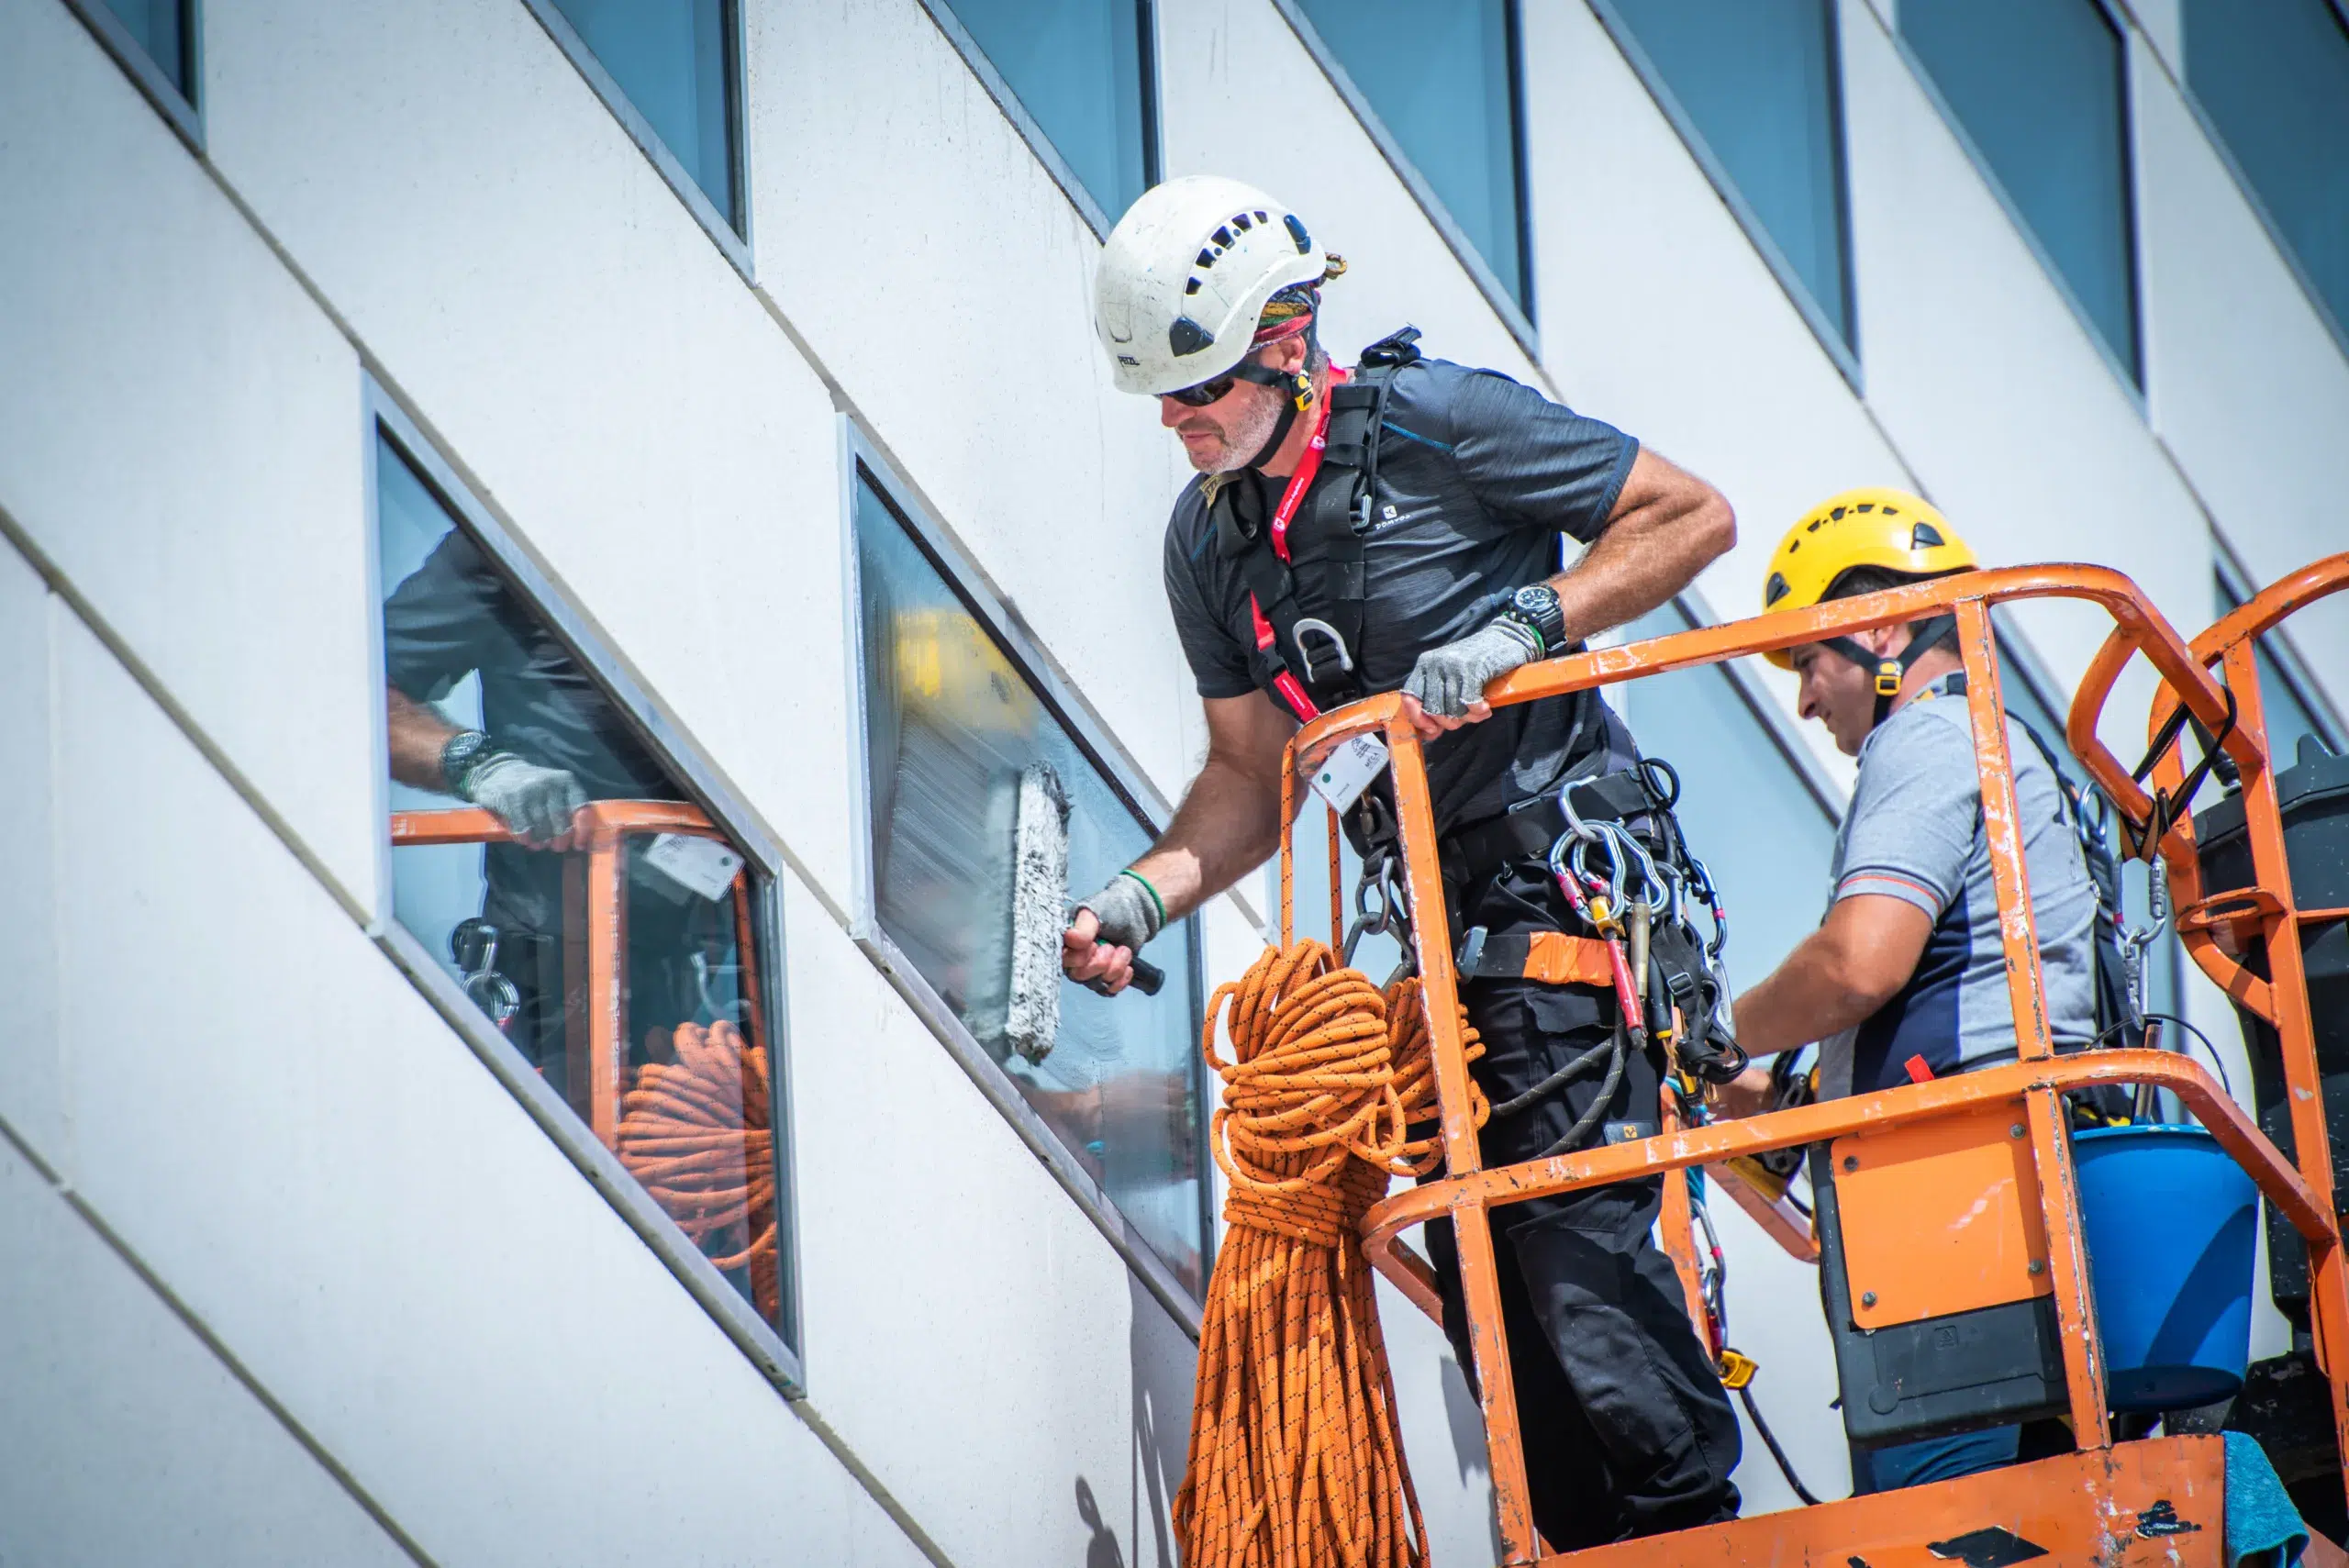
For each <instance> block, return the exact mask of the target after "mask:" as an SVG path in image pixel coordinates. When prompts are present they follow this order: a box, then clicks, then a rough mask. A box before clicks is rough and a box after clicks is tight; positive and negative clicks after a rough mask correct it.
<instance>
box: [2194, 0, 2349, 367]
mask: <svg viewBox="0 0 2349 1568" xmlns="http://www.w3.org/2000/svg"><path fill="white" fill-rule="evenodd" d="M2186 82H2187V85H2188V87H2190V88H2191V89H2193V93H2194V97H2195V101H2196V102H2197V103H2199V104H2200V105H2201V106H2202V107H2203V109H2204V111H2205V112H2207V113H2208V114H2209V116H2210V120H2211V122H2212V123H2213V124H2214V125H2215V126H2216V127H2217V128H2218V132H2219V136H2220V139H2221V140H2223V141H2224V142H2225V143H2226V147H2227V150H2228V151H2229V152H2230V153H2232V154H2233V156H2234V161H2235V166H2236V167H2237V168H2239V169H2241V170H2242V171H2243V178H2244V180H2245V181H2247V182H2248V183H2250V185H2251V188H2252V191H2253V193H2254V195H2257V197H2258V198H2259V205H2260V206H2263V207H2265V208H2266V209H2267V217H2268V220H2269V222H2270V223H2271V224H2273V225H2274V227H2275V229H2276V231H2277V238H2278V239H2280V240H2281V242H2282V244H2283V245H2284V248H2285V249H2286V250H2288V251H2289V252H2290V254H2291V255H2292V257H2293V258H2294V259H2295V260H2297V261H2299V268H2300V273H2301V275H2302V276H2303V277H2305V278H2306V279H2307V280H2308V283H2309V285H2310V288H2311V289H2312V290H2313V291H2314V292H2315V294H2316V296H2317V298H2318V300H2319V301H2320V302H2321V305H2323V306H2325V307H2326V308H2328V309H2329V310H2330V311H2331V312H2332V327H2333V330H2334V331H2335V332H2337V333H2339V334H2341V335H2342V340H2343V345H2344V347H2349V157H2343V155H2342V150H2343V148H2349V21H2344V19H2343V17H2342V15H2341V13H2340V11H2339V10H2338V9H2337V8H2336V6H2334V5H2333V4H2332V0H2260V3H2259V4H2257V5H2255V6H2253V5H2244V4H2243V0H2186Z"/></svg>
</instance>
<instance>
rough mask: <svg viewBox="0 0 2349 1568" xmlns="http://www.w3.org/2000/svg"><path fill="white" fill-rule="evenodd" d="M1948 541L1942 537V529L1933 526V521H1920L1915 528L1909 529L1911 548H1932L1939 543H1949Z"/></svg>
mask: <svg viewBox="0 0 2349 1568" xmlns="http://www.w3.org/2000/svg"><path fill="white" fill-rule="evenodd" d="M1948 542H1949V541H1948V540H1947V539H1943V538H1942V534H1941V530H1940V529H1939V528H1935V527H1933V525H1932V524H1931V523H1919V524H1918V525H1917V526H1916V527H1915V528H1910V529H1909V549H1910V550H1932V549H1933V548H1934V547H1936V546H1938V545H1943V544H1947V543H1948Z"/></svg>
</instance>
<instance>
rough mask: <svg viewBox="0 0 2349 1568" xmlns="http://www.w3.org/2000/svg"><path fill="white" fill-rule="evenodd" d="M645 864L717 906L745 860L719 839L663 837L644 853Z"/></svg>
mask: <svg viewBox="0 0 2349 1568" xmlns="http://www.w3.org/2000/svg"><path fill="white" fill-rule="evenodd" d="M644 863H645V864H647V865H649V866H651V867H652V868H653V869H654V870H655V871H658V872H659V873H661V874H662V875H663V876H665V877H667V878H668V879H669V880H670V881H672V882H674V883H675V884H677V885H679V886H680V887H685V888H690V889H691V890H693V891H694V892H696V893H698V894H700V895H702V896H703V897H704V898H707V899H708V900H710V901H711V902H712V903H716V902H717V901H718V899H721V898H723V897H725V896H726V895H727V894H728V893H729V891H731V890H732V888H733V886H734V873H736V872H739V871H740V870H741V869H742V857H741V856H740V855H738V854H736V853H735V852H734V851H731V850H729V849H728V848H727V847H726V846H725V845H724V844H722V843H720V842H718V840H716V839H701V838H696V837H695V836H694V835H693V834H691V833H662V834H661V835H659V836H658V837H656V838H655V839H654V840H652V847H651V849H649V850H647V851H644Z"/></svg>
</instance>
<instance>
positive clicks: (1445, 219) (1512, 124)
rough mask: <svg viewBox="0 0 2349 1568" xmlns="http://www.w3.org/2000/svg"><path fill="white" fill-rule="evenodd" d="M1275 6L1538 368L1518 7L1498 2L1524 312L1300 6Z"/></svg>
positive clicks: (1283, 2) (1276, 2) (1284, 0)
mask: <svg viewBox="0 0 2349 1568" xmlns="http://www.w3.org/2000/svg"><path fill="white" fill-rule="evenodd" d="M1272 4H1273V9H1274V10H1275V11H1278V12H1279V13H1280V14H1281V19H1282V20H1283V21H1286V23H1287V24H1288V25H1289V30H1290V31H1292V32H1294V33H1295V34H1296V35H1297V42H1298V43H1300V44H1302V45H1304V46H1305V52H1306V53H1307V54H1308V55H1310V56H1311V57H1312V59H1313V62H1314V64H1316V65H1318V66H1319V67H1320V68H1321V74H1322V75H1323V76H1325V77H1327V78H1328V79H1329V82H1330V87H1331V88H1333V89H1334V90H1335V91H1336V92H1337V95H1338V97H1339V99H1340V101H1341V102H1342V103H1343V104H1344V105H1345V106H1346V107H1347V108H1348V109H1350V110H1352V111H1353V117H1354V118H1355V119H1356V120H1358V121H1360V122H1361V124H1362V128H1363V132H1364V135H1366V136H1368V137H1369V138H1370V141H1371V145H1372V146H1374V147H1375V148H1377V149H1378V153H1379V156H1380V157H1382V158H1384V159H1386V165H1387V167H1388V168H1390V169H1392V170H1393V171H1394V172H1395V177H1396V178H1397V179H1398V180H1400V181H1402V182H1403V188H1404V189H1405V190H1407V191H1408V192H1409V193H1410V194H1411V198H1412V200H1414V201H1416V202H1418V203H1419V210H1420V212H1421V213H1422V214H1424V215H1425V217H1427V220H1428V221H1429V222H1430V223H1431V224H1432V225H1434V226H1435V231H1436V233H1437V234H1438V235H1439V236H1441V237H1442V240H1443V242H1444V244H1445V245H1446V246H1448V247H1450V249H1451V250H1452V254H1453V259H1454V260H1456V261H1459V263H1460V265H1461V266H1462V267H1463V268H1464V270H1465V271H1466V272H1467V273H1468V276H1469V278H1470V280H1471V281H1472V282H1474V283H1475V285H1476V287H1477V289H1478V291H1479V292H1481V293H1482V294H1483V295H1484V296H1485V303H1486V304H1487V305H1489V306H1492V307H1493V312H1494V314H1495V315H1497V316H1498V317H1500V318H1501V325H1503V326H1504V327H1507V328H1508V331H1509V336H1511V337H1513V338H1515V339H1517V346H1518V347H1519V348H1520V349H1522V350H1524V351H1525V355H1526V357H1527V358H1528V359H1530V360H1531V361H1533V362H1534V363H1535V364H1537V365H1538V364H1540V363H1541V362H1542V333H1541V329H1540V328H1537V327H1536V326H1535V325H1534V307H1535V306H1536V304H1537V302H1538V299H1539V295H1538V294H1537V292H1536V290H1535V287H1534V261H1535V247H1534V236H1533V202H1532V180H1531V172H1530V170H1529V169H1528V167H1527V164H1528V157H1527V153H1528V149H1527V146H1526V140H1525V103H1526V95H1525V28H1524V22H1523V16H1522V7H1521V6H1520V0H1501V4H1502V6H1503V9H1504V10H1505V11H1506V13H1507V22H1508V112H1509V136H1510V140H1511V142H1512V143H1513V144H1514V148H1515V151H1516V154H1517V179H1516V201H1517V250H1518V259H1517V264H1518V270H1519V272H1520V273H1521V274H1522V275H1523V277H1524V279H1525V303H1524V304H1523V305H1520V304H1519V303H1518V301H1517V298H1516V296H1515V295H1511V294H1510V293H1509V292H1508V287H1507V285H1505V284H1502V282H1501V280H1500V277H1499V274H1497V273H1496V272H1494V271H1493V269H1492V266H1491V264H1490V263H1489V262H1487V261H1486V260H1485V257H1484V253H1483V252H1482V251H1480V250H1477V249H1476V246H1475V242H1474V241H1472V240H1471V239H1469V238H1468V235H1467V233H1466V231H1465V230H1464V229H1463V228H1461V227H1460V225H1459V224H1458V223H1457V222H1455V221H1454V220H1453V216H1452V211H1451V209H1450V208H1449V207H1447V206H1444V204H1443V198H1442V197H1441V196H1439V195H1436V194H1435V187H1434V186H1432V185H1431V184H1429V183H1428V182H1427V177H1426V176H1425V175H1423V174H1421V173H1420V172H1419V165H1417V164H1416V163H1413V162H1412V161H1411V158H1410V155H1409V154H1408V153H1407V152H1405V151H1404V150H1403V145H1402V143H1401V142H1399V141H1397V140H1396V139H1395V133H1394V132H1393V131H1391V130H1389V129H1387V128H1386V121H1385V120H1383V119H1381V118H1379V116H1378V111H1377V110H1376V109H1375V108H1373V107H1371V104H1370V100H1369V99H1368V98H1367V97H1365V96H1364V94H1363V91H1362V89H1361V88H1360V87H1357V86H1356V85H1354V79H1353V77H1352V76H1350V75H1348V74H1347V73H1346V68H1345V67H1344V66H1343V65H1341V64H1340V63H1339V61H1338V57H1337V54H1336V52H1335V51H1334V50H1331V49H1330V45H1329V43H1328V42H1327V41H1326V40H1324V39H1323V38H1322V37H1321V34H1320V33H1319V30H1317V29H1316V28H1314V26H1313V22H1312V19H1311V18H1310V17H1307V16H1306V14H1305V9H1304V7H1303V6H1299V5H1298V4H1297V0H1272Z"/></svg>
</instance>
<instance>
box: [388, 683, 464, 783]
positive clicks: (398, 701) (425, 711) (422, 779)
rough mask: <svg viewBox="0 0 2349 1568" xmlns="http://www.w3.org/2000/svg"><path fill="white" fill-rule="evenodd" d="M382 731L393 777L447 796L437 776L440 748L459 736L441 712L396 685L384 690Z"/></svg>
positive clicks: (441, 781)
mask: <svg viewBox="0 0 2349 1568" xmlns="http://www.w3.org/2000/svg"><path fill="white" fill-rule="evenodd" d="M384 709H385V711H384V728H385V730H386V733H387V734H388V736H389V738H390V740H391V748H390V749H391V765H392V777H394V778H395V779H397V780H398V781H399V782H400V783H402V784H410V785H413V786H414V787H416V788H417V789H429V790H432V791H434V792H436V793H438V794H444V795H445V794H446V793H448V789H449V784H448V781H447V780H446V779H444V778H442V777H441V776H440V749H441V748H442V747H444V746H446V745H448V743H449V741H450V740H451V737H453V736H455V735H456V734H457V733H458V729H457V727H456V726H455V725H453V724H451V723H450V722H449V721H448V720H447V719H445V718H443V717H440V709H439V708H436V707H433V706H430V705H429V704H427V703H420V702H417V700H416V699H415V698H413V697H411V696H409V695H407V694H406V693H405V692H403V691H401V690H400V689H399V688H398V687H397V686H392V687H389V688H387V691H386V696H385V702H384Z"/></svg>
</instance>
